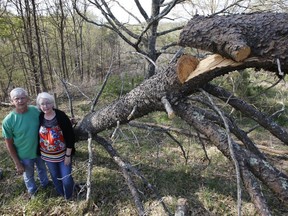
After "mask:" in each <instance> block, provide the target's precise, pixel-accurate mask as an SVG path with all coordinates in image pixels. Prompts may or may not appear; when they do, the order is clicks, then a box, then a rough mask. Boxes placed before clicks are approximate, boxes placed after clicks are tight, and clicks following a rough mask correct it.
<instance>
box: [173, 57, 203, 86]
mask: <svg viewBox="0 0 288 216" xmlns="http://www.w3.org/2000/svg"><path fill="white" fill-rule="evenodd" d="M198 64H199V60H198V59H197V58H196V57H194V56H192V55H188V54H184V55H182V56H181V57H180V58H179V59H178V61H177V76H178V79H179V81H180V82H181V83H184V82H185V81H186V79H187V77H188V76H189V75H190V74H191V73H192V72H193V71H194V70H195V69H196V67H197V65H198Z"/></svg>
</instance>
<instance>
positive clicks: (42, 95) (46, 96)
mask: <svg viewBox="0 0 288 216" xmlns="http://www.w3.org/2000/svg"><path fill="white" fill-rule="evenodd" d="M40 99H46V100H48V101H49V102H50V103H52V104H53V105H54V104H55V99H54V97H53V96H52V95H51V94H49V93H47V92H41V93H39V94H38V96H37V99H36V104H37V106H38V107H39V106H40Z"/></svg>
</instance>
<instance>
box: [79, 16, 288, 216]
mask: <svg viewBox="0 0 288 216" xmlns="http://www.w3.org/2000/svg"><path fill="white" fill-rule="evenodd" d="M287 19H288V15H287V14H274V13H254V14H239V15H229V16H212V17H202V16H196V17H194V18H193V19H191V20H190V21H189V22H188V24H187V26H186V27H185V28H184V29H183V31H182V33H181V35H180V40H179V44H180V45H181V46H190V47H192V48H200V49H202V50H207V51H210V52H212V53H213V55H210V56H208V57H207V58H205V59H202V60H200V61H199V62H197V65H196V67H194V66H193V67H190V65H189V64H186V63H185V62H184V61H183V62H184V63H183V62H182V63H183V65H184V67H179V65H180V63H181V57H180V58H178V56H177V58H175V59H172V61H171V63H170V64H169V65H168V66H167V68H166V69H165V70H163V71H162V72H160V73H158V74H156V75H154V76H152V77H151V78H149V79H147V80H145V81H144V82H143V83H141V84H140V85H139V86H137V87H136V88H134V89H133V90H132V91H130V92H129V93H128V94H126V95H124V96H123V97H121V98H120V99H119V100H117V101H115V102H113V103H111V104H110V105H107V106H106V107H104V108H102V109H100V110H97V111H93V112H91V113H89V114H87V115H86V116H85V117H84V118H83V119H82V120H81V121H80V122H79V123H78V124H77V126H76V128H75V132H76V134H77V138H78V140H86V139H88V134H91V136H92V139H94V140H96V141H97V142H98V143H99V144H101V145H102V146H103V147H104V148H105V149H106V150H107V152H108V153H109V154H110V156H111V157H112V158H113V159H114V161H115V163H117V164H118V165H119V167H121V170H122V172H123V176H124V178H125V179H126V182H127V184H128V186H129V189H130V190H131V193H132V195H133V197H134V200H135V205H136V207H137V210H138V213H139V215H144V214H145V209H144V207H143V205H142V203H141V199H140V196H139V194H138V192H137V187H136V186H135V184H134V183H133V179H132V178H131V176H130V175H129V172H132V173H134V174H136V175H137V176H138V177H140V178H141V179H142V180H143V181H144V182H145V183H146V184H147V185H148V186H150V187H151V188H152V189H153V190H154V191H155V193H157V191H156V189H155V188H153V187H152V186H151V184H149V182H148V181H147V180H146V179H145V178H144V177H143V176H142V175H141V174H140V173H139V171H138V170H136V169H135V167H133V166H131V165H130V164H129V162H125V161H124V160H122V159H121V157H120V156H119V155H118V153H117V151H116V150H115V149H114V148H113V146H112V145H111V143H110V142H109V138H107V139H104V138H103V137H99V136H98V133H99V132H101V131H104V130H106V129H111V128H113V127H116V126H117V125H118V124H127V123H129V122H131V121H132V120H134V119H138V118H141V117H143V116H145V115H147V114H149V113H151V112H154V111H163V112H167V113H168V114H169V116H170V117H173V116H174V115H177V116H179V117H180V118H182V119H183V120H184V121H185V122H186V123H187V124H188V125H190V126H192V127H193V128H195V129H196V131H197V132H198V133H200V134H201V135H202V136H204V137H205V138H206V139H208V140H209V141H210V142H211V144H213V145H215V146H216V147H217V148H218V149H219V150H220V151H221V152H222V153H223V155H225V156H226V157H227V158H228V159H229V160H231V161H232V162H234V163H235V167H236V171H237V176H239V179H241V182H243V184H244V186H245V188H246V190H247V192H248V193H249V195H250V197H251V200H252V202H253V203H254V205H255V207H256V208H257V209H258V213H259V214H260V215H271V212H270V210H269V206H268V205H267V201H266V198H265V197H264V195H263V193H262V191H261V185H262V184H264V185H266V186H267V187H268V188H269V189H270V190H271V191H272V192H273V193H274V194H275V197H277V198H278V199H280V200H282V201H283V202H284V203H285V204H288V177H287V175H286V174H285V173H282V172H281V171H280V170H278V169H277V168H275V167H274V166H273V165H272V164H271V163H269V161H268V160H267V159H266V156H265V155H264V154H263V153H262V152H261V151H260V150H259V149H258V148H257V147H256V145H255V143H254V142H253V141H252V140H251V139H250V138H249V137H248V135H247V133H246V132H245V131H243V130H241V128H239V127H238V126H237V124H235V121H234V120H233V118H232V117H231V116H229V115H228V114H227V113H224V111H218V112H216V111H215V110H217V107H216V106H215V105H214V104H213V103H212V102H210V103H209V102H207V98H210V97H212V96H211V95H213V97H216V98H219V99H221V100H223V101H224V102H227V103H228V104H229V105H231V107H233V108H235V109H237V110H238V111H240V112H242V113H243V115H245V116H247V117H250V118H251V119H253V120H255V121H256V122H257V123H258V124H259V125H261V126H262V127H263V128H265V129H266V130H267V131H269V132H270V133H271V134H273V135H274V136H275V137H277V138H278V139H279V140H281V141H282V142H283V144H285V145H287V144H288V134H287V131H286V129H285V128H282V127H281V126H279V125H278V124H277V123H276V122H275V121H273V119H272V118H269V116H268V115H267V114H264V113H261V112H260V111H259V110H257V109H255V108H254V107H253V106H251V105H249V103H247V102H245V101H242V100H241V99H240V98H237V97H236V96H234V95H233V94H231V93H229V92H227V91H226V90H225V89H222V88H220V87H217V86H214V85H211V84H209V82H210V81H211V80H213V79H215V78H216V77H218V76H221V75H224V74H227V73H229V72H231V71H235V70H242V69H245V68H250V67H255V68H263V69H265V70H268V71H269V72H273V73H275V74H276V75H278V76H280V78H283V76H284V73H283V71H287V69H288V61H287V60H288V50H287V47H288V24H287V22H286V21H287ZM179 75H180V77H181V79H180V78H179ZM183 77H184V78H183ZM191 96H197V97H198V98H200V100H199V101H201V100H202V101H206V102H205V103H204V102H203V103H202V104H201V107H200V106H199V107H198V106H197V103H195V101H192V100H191V98H190V97H191ZM203 106H207V109H203ZM222 114H223V115H222ZM230 133H231V134H234V135H235V137H237V139H238V140H237V141H235V140H234V139H233V138H231V137H230ZM237 142H242V144H243V145H239V144H238V143H237ZM237 167H238V169H237ZM238 183H239V182H238ZM157 195H158V197H159V196H160V195H159V194H158V193H157ZM159 199H160V198H159ZM163 206H164V208H165V204H164V203H163ZM239 210H240V208H239ZM167 211H168V213H169V210H168V209H167ZM170 214H171V213H170Z"/></svg>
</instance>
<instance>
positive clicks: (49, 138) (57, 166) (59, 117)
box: [36, 92, 75, 199]
mask: <svg viewBox="0 0 288 216" xmlns="http://www.w3.org/2000/svg"><path fill="white" fill-rule="evenodd" d="M36 102H37V106H38V107H39V108H40V110H41V113H40V116H39V120H40V127H39V138H40V143H39V147H40V153H41V157H42V159H43V160H44V161H45V162H46V164H47V167H48V169H49V172H50V175H51V178H52V181H53V184H54V186H55V188H56V191H57V192H58V194H60V195H62V196H64V197H65V199H71V198H72V195H73V189H74V180H73V178H72V175H71V172H72V163H71V160H72V155H73V154H74V152H75V148H74V145H75V135H74V131H73V127H72V124H71V121H70V119H69V118H68V116H67V115H66V114H65V113H64V112H63V111H61V110H58V109H55V108H54V103H55V101H54V97H53V96H52V95H50V94H48V93H47V92H42V93H40V94H38V96H37V100H36Z"/></svg>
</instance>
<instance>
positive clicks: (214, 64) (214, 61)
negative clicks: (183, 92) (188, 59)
mask: <svg viewBox="0 0 288 216" xmlns="http://www.w3.org/2000/svg"><path fill="white" fill-rule="evenodd" d="M241 64H242V63H240V62H236V61H233V60H232V59H227V58H224V57H222V56H221V55H219V54H214V55H210V56H208V57H207V58H205V59H203V60H202V61H200V62H199V64H198V65H197V67H196V69H195V70H194V71H192V72H191V73H190V75H189V76H188V77H187V79H186V80H185V82H187V81H188V80H190V79H193V78H194V77H196V76H199V75H200V74H202V73H206V72H208V73H209V72H210V71H213V70H214V69H216V68H222V67H223V68H224V67H227V66H232V67H233V66H239V65H241Z"/></svg>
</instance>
